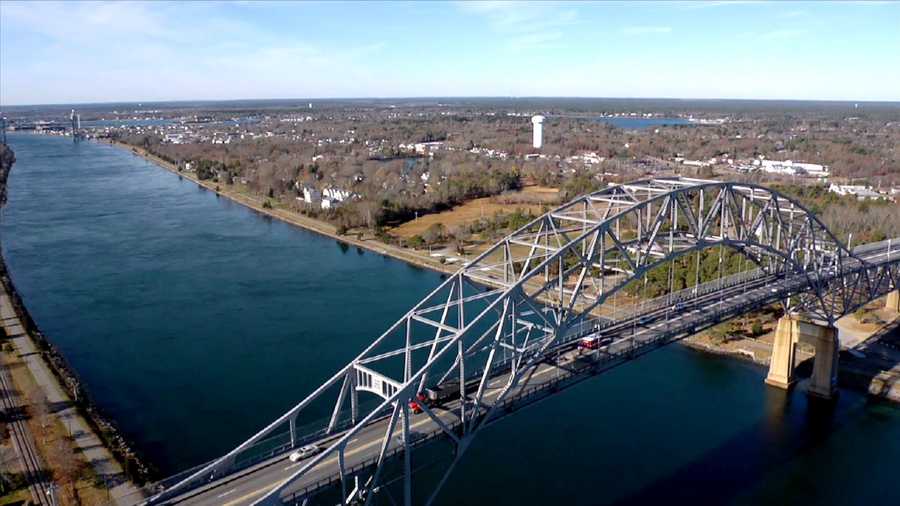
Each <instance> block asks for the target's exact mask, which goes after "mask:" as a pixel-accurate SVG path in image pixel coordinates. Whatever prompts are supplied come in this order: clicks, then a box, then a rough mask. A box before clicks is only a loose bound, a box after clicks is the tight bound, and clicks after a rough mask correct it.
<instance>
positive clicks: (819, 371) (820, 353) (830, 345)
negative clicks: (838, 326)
mask: <svg viewBox="0 0 900 506" xmlns="http://www.w3.org/2000/svg"><path fill="white" fill-rule="evenodd" d="M816 327H817V328H818V329H819V332H817V333H815V335H814V336H810V337H811V341H813V344H814V345H815V347H816V356H815V359H814V360H813V372H812V377H810V378H809V387H808V388H807V393H809V395H812V396H815V397H821V398H823V399H831V398H832V397H834V396H835V394H837V371H838V352H839V351H840V346H839V345H838V339H837V331H836V330H835V329H834V328H831V327H819V326H818V325H816Z"/></svg>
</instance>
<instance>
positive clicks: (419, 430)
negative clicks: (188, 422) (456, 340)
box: [168, 244, 900, 506]
mask: <svg viewBox="0 0 900 506" xmlns="http://www.w3.org/2000/svg"><path fill="white" fill-rule="evenodd" d="M857 252H858V254H859V255H860V257H861V258H863V259H864V260H866V261H867V262H871V263H876V264H877V263H884V262H892V261H896V260H897V259H900V251H892V252H890V254H889V253H888V250H887V247H886V246H885V245H884V244H880V245H867V246H865V247H864V248H859V249H858V251H857ZM820 275H825V276H826V277H827V276H828V275H829V273H820ZM831 275H833V276H838V275H839V274H838V273H831ZM808 282H809V280H808V278H807V277H806V276H803V275H795V276H792V277H790V278H787V279H784V278H781V279H779V278H777V277H776V276H766V275H763V276H760V277H756V278H752V279H749V280H747V281H745V282H742V283H738V284H735V285H731V286H726V287H722V288H721V289H719V290H716V291H712V292H708V293H701V294H698V295H697V296H696V297H693V298H691V299H689V300H687V301H685V302H684V303H683V304H681V305H679V308H678V311H677V312H676V311H673V309H674V308H673V307H672V306H670V305H668V304H665V305H656V306H655V307H653V306H651V307H650V308H649V310H648V311H646V312H643V313H640V314H635V315H632V316H631V318H630V319H627V320H624V321H618V322H614V323H612V322H611V323H609V324H607V325H605V326H602V327H601V328H599V329H591V331H590V332H587V333H581V334H573V335H571V336H569V337H568V338H567V340H565V341H564V342H561V343H559V344H558V345H556V346H554V347H553V348H551V349H549V350H548V351H547V353H546V354H545V356H544V357H545V360H543V361H542V362H540V363H537V364H535V365H534V366H533V367H532V370H531V371H529V373H528V374H526V375H525V376H524V379H523V380H521V381H520V382H519V383H518V384H517V385H516V386H514V387H512V389H511V390H510V392H509V393H508V394H507V395H506V396H505V399H504V400H503V401H502V405H501V406H498V409H496V410H494V411H493V412H492V414H491V418H490V420H487V421H486V422H487V423H488V424H490V423H494V422H496V421H497V420H499V419H501V418H503V417H505V416H507V415H509V414H511V413H513V412H515V411H518V410H519V409H521V408H523V407H525V406H528V405H530V404H533V403H535V402H538V401H540V400H542V399H544V398H546V397H548V396H550V395H553V394H554V393H556V392H558V391H560V390H563V389H565V388H566V387H568V386H571V385H572V384H575V383H578V382H580V381H583V380H585V379H587V378H590V377H591V376H594V375H597V374H599V373H600V372H602V371H605V370H608V369H610V368H612V367H615V366H616V365H619V364H621V363H623V362H626V361H628V360H631V359H634V358H636V357H638V356H640V355H642V354H644V353H647V352H649V351H652V350H653V349H656V348H658V347H660V346H663V345H665V344H668V343H671V342H673V341H677V340H679V339H682V338H684V337H687V336H689V335H691V334H694V333H696V332H698V331H700V330H703V329H705V328H708V327H710V326H712V325H715V324H717V323H719V322H721V321H725V320H727V319H729V318H732V317H733V316H736V315H738V314H742V313H746V312H747V311H751V310H753V309H756V308H760V307H763V306H765V305H767V304H770V303H772V302H773V301H776V300H780V299H784V298H785V297H786V296H787V295H789V294H792V293H796V292H798V291H802V290H804V288H805V287H806V286H807V284H808ZM587 334H591V335H599V336H601V337H602V339H603V341H602V342H603V345H602V346H601V348H600V349H598V350H593V351H590V352H585V351H583V350H579V349H578V348H577V346H576V344H577V340H578V339H579V338H580V337H582V336H584V335H587ZM509 375H510V372H509V370H508V368H506V369H504V368H498V373H497V374H496V375H494V376H492V377H491V379H490V380H489V382H488V383H487V385H486V389H485V393H484V404H483V407H482V408H481V411H480V412H478V413H475V414H474V415H475V417H476V420H477V419H478V417H482V418H483V417H484V416H485V414H486V413H487V412H488V410H490V408H491V406H492V404H493V400H494V399H496V398H497V397H498V396H499V395H500V393H501V392H502V390H503V388H504V386H505V385H506V384H507V382H508V378H509ZM473 395H474V394H473ZM468 397H469V398H470V400H471V397H472V395H469V396H468ZM459 404H460V403H459V400H458V399H457V400H456V401H454V402H450V403H448V404H446V405H445V406H443V407H442V408H433V409H432V412H433V413H434V414H435V415H436V416H437V417H438V418H439V419H440V420H441V421H442V422H443V423H444V424H445V425H447V426H448V427H449V428H450V429H451V430H456V429H457V428H458V427H459V425H460V416H459V412H460V405H459ZM388 423H389V420H388V417H387V416H381V417H378V418H376V419H374V420H373V421H372V422H371V423H370V424H369V425H368V426H366V427H364V428H362V429H361V430H360V431H359V432H358V433H357V434H356V436H355V437H354V439H352V440H350V442H349V444H348V446H347V449H346V452H345V462H344V465H345V470H346V472H347V475H352V474H354V473H356V472H358V471H360V470H361V469H364V468H367V467H370V466H374V465H375V464H376V460H377V458H378V455H379V452H380V450H381V442H382V440H383V436H384V433H385V432H386V430H387V427H388ZM401 431H402V429H401V426H400V424H399V423H398V424H397V426H396V428H395V430H394V432H393V434H392V436H391V439H390V443H389V446H388V452H387V455H388V456H389V457H396V456H398V455H401V454H402V452H403V450H404V448H403V443H402V434H401ZM410 432H411V433H412V434H414V435H413V437H412V438H411V439H412V443H411V445H412V446H413V447H415V446H421V445H425V444H428V443H431V442H434V441H436V440H439V439H441V438H446V437H448V436H447V435H446V434H445V433H444V431H443V430H442V429H441V428H440V426H439V425H438V424H437V423H436V422H435V421H434V420H432V419H431V418H430V417H429V416H428V415H427V414H425V413H421V414H411V419H410ZM342 434H343V433H341V432H338V433H335V434H331V435H328V436H326V437H323V438H321V439H319V440H318V441H316V444H318V445H319V446H320V447H323V448H324V447H327V446H329V445H330V444H331V443H333V442H334V441H335V440H336V439H337V438H339V437H340V436H341V435H342ZM287 454H288V452H284V453H281V454H280V455H277V456H275V457H272V458H270V459H268V460H266V461H264V462H261V463H259V464H256V465H254V466H253V467H250V468H248V469H244V470H242V471H240V472H237V473H234V474H232V475H229V476H226V477H223V478H221V479H219V480H216V481H212V482H210V483H208V484H206V485H204V486H202V487H200V488H196V489H194V490H191V491H188V492H186V493H184V494H182V495H180V496H178V497H175V498H173V499H172V500H170V501H168V503H170V504H174V503H180V504H192V505H193V504H196V505H218V506H237V505H244V504H252V503H253V502H254V501H256V500H257V499H259V498H261V497H262V496H264V495H265V493H266V492H268V491H270V490H271V489H272V488H273V487H274V486H275V485H277V484H279V483H281V482H282V481H284V480H286V479H287V478H288V477H290V476H291V475H292V474H294V473H295V472H296V471H298V470H299V469H300V467H301V466H303V465H304V464H305V462H304V461H301V462H298V463H291V462H289V460H288V459H287V458H286V456H287ZM339 481H340V469H339V463H338V458H337V456H332V457H330V458H327V459H325V460H323V461H322V462H321V463H319V464H318V465H317V466H315V467H314V468H312V469H311V470H310V472H308V473H306V474H305V475H303V476H302V477H301V479H299V480H297V481H296V482H295V483H293V484H291V485H290V487H289V488H287V489H286V490H285V491H284V493H283V494H282V495H281V497H282V499H283V500H284V501H285V502H293V501H295V500H299V499H302V498H304V497H309V496H312V495H315V494H316V493H317V492H319V491H321V490H322V489H324V488H327V487H330V486H334V485H335V484H336V483H339Z"/></svg>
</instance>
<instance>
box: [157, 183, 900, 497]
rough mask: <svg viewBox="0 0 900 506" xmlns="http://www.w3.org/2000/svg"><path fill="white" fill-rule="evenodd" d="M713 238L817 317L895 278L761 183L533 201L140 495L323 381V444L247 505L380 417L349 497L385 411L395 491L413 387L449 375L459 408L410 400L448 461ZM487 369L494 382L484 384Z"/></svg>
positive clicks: (278, 489)
mask: <svg viewBox="0 0 900 506" xmlns="http://www.w3.org/2000/svg"><path fill="white" fill-rule="evenodd" d="M715 247H722V248H731V249H734V250H736V251H738V252H740V253H741V254H742V255H744V256H745V257H747V258H749V259H750V260H751V261H752V262H753V263H754V264H755V265H757V266H759V268H760V269H762V272H764V273H765V274H766V275H767V276H775V277H791V278H792V279H796V278H797V277H798V276H799V277H801V278H803V279H805V280H806V281H805V283H804V286H805V287H806V291H803V292H802V293H798V294H795V295H793V296H792V297H793V301H792V302H791V304H793V306H792V307H793V308H795V309H796V308H802V309H804V310H807V311H813V312H817V314H820V315H822V316H823V317H824V318H825V319H826V320H827V321H829V322H833V321H834V320H835V319H836V318H837V317H839V316H840V315H843V314H847V312H848V311H850V310H852V309H853V308H855V307H857V305H858V304H857V303H858V302H859V301H863V300H872V298H874V297H875V296H877V295H878V294H882V293H884V292H885V290H886V288H889V287H891V286H893V287H896V286H898V272H897V265H896V260H891V258H892V257H891V258H888V260H890V261H893V263H891V264H890V265H887V266H886V265H885V264H870V263H868V262H865V261H863V260H862V259H860V258H859V257H857V256H856V255H855V254H854V253H853V252H851V251H849V250H848V249H847V248H846V247H845V246H844V245H843V244H841V243H840V241H838V240H837V239H836V238H835V237H834V236H833V234H831V232H830V231H828V229H827V228H826V227H825V226H824V225H823V224H822V223H821V222H820V221H819V220H818V219H817V218H816V217H815V216H814V215H812V214H811V213H809V212H808V211H807V210H806V209H805V208H803V206H801V205H800V204H799V203H797V202H795V201H793V200H791V199H789V198H788V197H785V196H783V195H781V194H779V193H777V192H775V191H773V190H770V189H768V188H765V187H762V186H757V185H750V184H737V183H723V182H716V181H705V180H692V179H652V180H646V181H639V182H635V183H630V184H627V185H621V186H613V187H609V188H606V189H604V190H601V191H599V192H595V193H593V194H590V195H585V196H583V197H580V198H578V199H575V200H573V201H571V202H569V203H567V204H565V205H562V206H560V207H559V208H557V209H555V210H553V211H551V212H549V213H546V214H545V215H543V216H541V217H539V218H537V219H535V220H534V221H532V222H531V223H529V224H527V225H525V226H523V227H521V228H520V229H519V230H517V231H515V232H514V233H512V234H511V235H510V236H508V237H506V238H505V239H503V240H502V241H500V242H499V243H497V244H496V245H494V246H493V247H491V248H489V249H488V250H487V251H485V252H484V253H483V254H481V255H480V256H479V257H478V258H476V259H475V260H473V261H472V262H471V263H470V264H468V265H466V266H465V267H463V268H462V269H460V270H459V271H458V272H457V273H456V274H454V275H452V276H450V277H449V278H448V279H447V280H446V281H445V282H444V283H442V284H441V285H440V286H439V287H437V288H436V289H435V290H434V291H432V292H431V293H430V294H429V295H428V296H426V297H425V298H424V299H423V300H422V301H421V302H420V303H418V304H417V305H416V306H415V307H414V308H412V309H411V310H410V311H409V312H408V313H407V314H406V315H405V316H404V317H403V318H401V319H400V320H398V321H397V322H396V323H395V324H394V325H392V326H391V327H390V328H389V329H388V330H387V331H386V332H385V333H384V334H382V335H381V336H380V337H378V338H377V339H375V340H374V341H373V342H372V344H371V345H369V346H368V347H367V348H366V349H365V350H364V351H363V352H362V353H361V354H359V355H358V356H357V357H356V358H355V359H353V360H352V361H351V362H350V363H349V364H347V365H346V366H345V367H344V368H342V369H341V370H340V371H338V372H337V373H336V374H335V375H334V376H333V377H332V378H331V379H329V380H328V381H326V382H325V383H324V384H323V385H322V386H321V387H319V388H318V389H316V390H315V391H314V392H313V393H312V394H310V395H309V396H308V397H307V398H306V399H304V400H303V401H301V402H300V403H298V404H297V405H296V406H294V407H293V408H292V409H291V410H289V411H288V412H287V413H285V415H283V416H282V417H280V418H279V419H278V420H276V421H275V422H273V423H272V424H270V425H269V426H268V427H266V428H265V429H263V430H262V431H260V432H259V433H257V434H256V435H254V436H253V437H252V438H250V439H249V440H247V441H246V442H244V443H242V444H241V445H239V446H238V447H237V448H235V449H234V450H232V451H231V452H229V453H228V454H226V455H225V456H223V457H221V458H220V459H217V460H216V461H214V462H213V463H211V464H210V465H208V466H206V467H204V468H203V469H201V470H199V471H197V472H196V473H193V474H192V475H191V476H190V477H188V478H186V479H185V480H182V481H181V482H179V483H178V484H176V485H175V486H173V487H172V488H170V489H169V490H167V491H165V492H163V493H162V494H159V495H158V496H156V497H154V498H153V499H151V501H150V502H152V503H156V502H163V501H165V500H166V499H167V498H171V497H174V496H175V495H177V494H178V493H179V491H182V490H186V489H190V487H192V486H195V485H196V484H197V483H204V482H205V481H206V480H207V479H208V478H209V477H210V476H215V475H222V474H228V473H229V472H232V470H233V468H234V462H235V458H236V456H237V455H238V454H240V453H241V452H243V451H246V450H247V449H248V448H251V447H253V445H255V444H257V443H258V442H259V441H262V440H264V439H265V438H266V437H268V436H270V435H271V434H273V433H275V432H276V431H277V430H278V429H279V427H281V426H283V425H284V424H285V423H287V422H290V424H291V428H292V430H291V436H290V441H291V445H292V446H293V445H294V444H295V443H297V441H298V440H299V435H298V434H295V431H294V430H293V429H294V426H295V423H296V420H297V418H298V417H299V416H300V414H301V413H302V412H303V411H304V410H305V409H306V408H307V407H308V406H310V405H311V404H312V403H313V402H314V401H318V400H320V399H325V398H326V397H324V396H330V395H332V394H333V393H334V391H335V390H336V393H337V396H336V401H335V402H334V406H333V409H332V410H331V416H330V417H329V420H328V423H327V425H323V427H324V434H325V435H328V434H334V437H333V439H331V440H330V443H329V447H328V448H327V449H326V450H325V451H323V452H322V453H320V454H319V455H317V456H316V457H314V458H312V459H310V460H309V461H307V462H306V463H305V464H304V465H302V466H300V467H299V468H298V470H297V471H296V472H294V473H293V474H292V475H291V476H290V477H288V478H287V479H285V480H284V481H282V482H281V483H279V484H278V485H277V486H274V487H273V488H272V490H271V491H269V493H267V494H266V496H265V497H264V498H263V499H261V500H259V501H258V504H264V503H266V504H268V503H272V504H275V503H277V502H278V501H279V497H280V495H281V494H282V493H283V492H286V491H289V490H290V487H291V486H292V485H293V484H294V483H296V482H298V481H300V480H301V479H303V478H304V476H306V475H307V474H308V473H310V472H311V471H312V470H313V469H315V468H316V467H317V466H319V465H321V464H322V463H323V462H325V461H326V460H327V459H330V458H332V457H334V456H337V458H338V460H339V462H340V468H341V472H340V474H341V480H342V487H343V489H344V490H346V488H347V483H343V481H344V480H348V479H349V476H347V475H346V473H345V472H344V467H345V456H346V455H345V454H346V451H347V448H348V445H349V444H351V442H352V441H353V440H354V437H356V436H357V435H358V434H359V433H360V432H361V431H362V430H363V429H364V428H366V427H367V426H369V424H372V423H374V422H376V421H384V420H388V422H387V428H386V430H385V431H384V436H383V437H382V440H381V445H380V452H379V455H378V459H377V463H376V464H375V471H374V473H373V474H372V475H371V476H370V477H369V479H368V480H367V481H366V482H365V483H360V485H359V486H358V487H356V488H355V492H354V495H355V496H356V497H365V499H366V502H368V501H369V500H371V497H372V495H373V494H372V491H373V490H375V488H376V487H378V483H379V478H380V475H381V470H382V465H383V463H384V461H385V458H386V455H387V454H388V453H389V452H392V451H395V449H397V448H395V447H392V446H391V445H392V444H394V443H392V441H393V439H392V438H395V429H396V425H397V423H398V422H399V423H401V424H402V427H401V428H402V430H400V435H399V436H400V440H401V445H402V452H403V453H404V457H403V461H404V471H403V472H404V476H405V478H404V479H405V481H404V483H405V484H404V494H405V501H406V502H407V503H408V502H409V500H410V494H411V492H410V487H411V481H410V474H411V473H412V468H411V463H410V457H409V455H410V451H411V448H410V445H411V444H412V443H413V442H412V441H411V440H410V437H411V436H410V413H409V403H410V402H411V401H414V400H415V396H416V394H417V392H419V391H421V390H422V389H423V387H425V386H426V385H428V384H434V383H444V382H445V381H447V380H448V379H450V378H451V377H455V378H458V379H459V381H460V390H461V394H460V397H461V399H463V402H461V403H459V406H457V407H456V408H454V409H453V410H449V411H445V412H443V413H441V414H438V413H435V412H433V411H432V410H430V409H428V408H427V407H426V408H425V409H424V410H423V411H425V413H426V415H427V417H428V418H429V419H431V420H433V421H434V422H435V423H436V424H437V425H438V426H439V427H440V429H441V430H442V431H443V432H444V433H445V434H447V435H448V436H449V438H450V439H451V440H452V441H453V442H454V444H456V445H457V454H456V459H458V458H459V456H460V455H461V454H462V453H463V452H464V451H465V448H466V447H467V445H468V442H469V441H470V440H471V438H472V437H474V436H475V435H476V434H477V432H478V431H479V430H480V429H481V428H482V427H483V426H484V423H485V422H486V421H487V420H489V419H490V418H491V416H492V414H493V413H494V410H495V409H496V408H497V406H499V405H500V404H501V402H502V401H503V400H504V397H505V396H506V395H507V394H508V393H509V392H511V391H512V390H513V389H514V387H515V386H516V385H517V384H518V383H519V382H520V381H523V378H524V377H525V376H526V375H527V374H529V373H530V372H529V371H532V372H533V368H534V366H535V365H536V364H538V363H540V362H541V361H542V360H544V359H545V358H546V357H545V353H546V351H547V350H548V349H550V347H551V346H553V345H554V344H557V343H559V342H561V340H562V339H571V338H572V336H577V335H580V334H579V332H585V331H587V330H590V329H592V328H594V326H593V324H592V323H591V318H593V317H592V316H591V312H592V311H593V310H594V309H596V308H597V307H599V306H600V305H602V304H603V303H604V302H605V301H606V300H607V299H609V298H610V297H611V296H613V295H615V294H616V293H617V292H619V291H620V290H622V289H623V288H624V287H625V286H627V285H628V284H629V283H632V282H635V281H637V280H640V279H642V278H643V277H644V276H645V275H646V274H647V273H648V272H650V271H651V270H653V269H654V268H656V267H658V266H660V265H663V264H665V263H667V262H672V261H675V260H677V259H678V258H681V257H685V256H687V255H690V254H691V253H693V252H698V251H701V250H704V249H708V248H715ZM898 258H900V257H898ZM889 263H890V262H889ZM612 273H618V274H612ZM484 286H489V287H491V288H490V289H487V290H485V289H484ZM426 315H427V316H426ZM438 315H439V317H438ZM586 329H587V330H586ZM503 375H505V376H503ZM498 378H499V379H501V380H502V385H501V386H500V387H493V386H491V381H492V380H494V379H498ZM469 387H471V390H470V391H467V389H468V388H469ZM489 389H491V390H490V393H489V392H488V390H489ZM329 392H331V393H329ZM360 393H374V394H375V395H376V396H378V397H379V398H380V402H378V403H376V404H372V405H368V406H363V405H362V404H361V403H360V401H359V400H358V397H359V394H360ZM470 396H471V398H470ZM332 398H333V397H332ZM346 404H350V409H349V410H348V409H347V406H346ZM342 419H343V421H344V422H346V423H343V424H342V423H340V422H341V420H342ZM455 462H456V460H454V463H455ZM442 482H443V480H442ZM344 497H347V496H346V493H345V495H344Z"/></svg>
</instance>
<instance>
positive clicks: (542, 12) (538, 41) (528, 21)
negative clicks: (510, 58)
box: [457, 1, 578, 51]
mask: <svg viewBox="0 0 900 506" xmlns="http://www.w3.org/2000/svg"><path fill="white" fill-rule="evenodd" d="M457 5H458V6H459V8H460V9H461V10H462V11H463V12H467V13H470V14H474V15H478V16H481V17H483V18H484V19H486V20H487V23H488V25H489V26H490V28H491V30H493V31H494V32H495V33H497V34H498V35H500V36H501V37H503V43H504V45H505V47H506V48H507V49H510V50H513V51H524V50H531V49H549V48H560V47H562V46H563V45H564V44H563V42H564V40H565V38H566V31H565V29H566V28H568V27H570V26H572V25H574V24H576V23H578V12H577V11H576V10H575V9H571V8H563V7H561V6H560V5H559V4H554V3H545V2H508V1H489V2H458V3H457Z"/></svg>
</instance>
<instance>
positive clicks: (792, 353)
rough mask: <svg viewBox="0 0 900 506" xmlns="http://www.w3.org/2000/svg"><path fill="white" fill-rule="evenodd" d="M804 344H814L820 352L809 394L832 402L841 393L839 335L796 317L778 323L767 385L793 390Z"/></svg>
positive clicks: (816, 359) (782, 319) (815, 362)
mask: <svg viewBox="0 0 900 506" xmlns="http://www.w3.org/2000/svg"><path fill="white" fill-rule="evenodd" d="M801 341H802V342H804V343H809V344H812V345H813V346H815V349H816V355H815V360H814V362H813V374H812V377H811V378H810V381H809V388H808V392H809V394H810V395H814V396H816V397H823V398H826V399H830V398H831V397H833V396H834V394H835V392H836V391H837V363H838V351H839V346H838V342H837V331H836V330H835V329H834V328H832V327H823V326H821V325H816V324H814V323H808V322H804V321H801V320H800V319H798V318H797V317H796V316H784V317H782V318H781V319H780V320H778V326H777V327H776V329H775V342H774V343H773V347H772V360H771V361H770V362H769V374H768V376H766V384H768V385H771V386H774V387H778V388H783V389H785V390H787V389H788V388H790V387H791V385H792V384H793V383H794V380H795V378H794V362H795V359H796V353H797V343H800V342H801Z"/></svg>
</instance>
